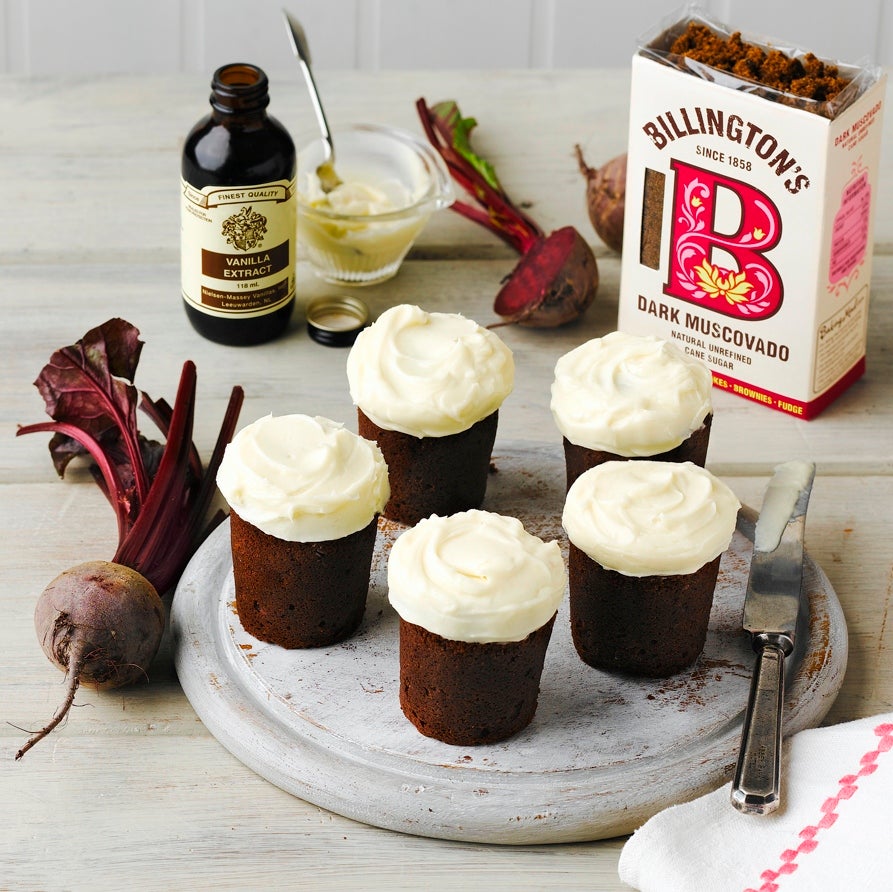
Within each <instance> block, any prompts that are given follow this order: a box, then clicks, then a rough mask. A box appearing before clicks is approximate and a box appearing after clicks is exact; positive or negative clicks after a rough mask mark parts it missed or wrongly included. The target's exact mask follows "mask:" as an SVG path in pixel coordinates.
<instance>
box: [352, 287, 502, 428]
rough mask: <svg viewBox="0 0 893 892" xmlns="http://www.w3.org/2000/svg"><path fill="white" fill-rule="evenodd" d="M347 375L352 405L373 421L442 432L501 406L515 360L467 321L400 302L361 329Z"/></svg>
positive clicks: (495, 340) (466, 425)
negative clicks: (428, 311) (367, 326)
mask: <svg viewBox="0 0 893 892" xmlns="http://www.w3.org/2000/svg"><path fill="white" fill-rule="evenodd" d="M347 378H348V382H349V384H350V395H351V398H352V399H353V401H354V403H355V404H356V405H357V406H359V408H360V409H362V411H363V413H364V414H365V415H366V416H367V417H368V418H370V419H371V420H372V421H374V422H375V423H376V424H377V425H378V426H379V427H381V428H385V429H386V430H395V431H400V432H402V433H405V434H410V435H412V436H415V437H443V436H448V435H450V434H457V433H461V432H462V431H464V430H468V428H470V427H471V426H472V425H473V424H475V423H476V422H478V421H480V420H481V419H483V418H486V417H487V416H488V415H490V414H492V413H493V412H495V411H496V410H497V409H498V408H499V407H500V405H502V402H503V400H505V398H506V397H507V396H508V395H509V393H511V390H512V387H513V386H514V383H515V364H514V359H513V357H512V352H511V350H509V348H508V347H506V345H505V344H504V343H503V342H502V341H501V340H500V339H499V338H498V337H497V336H496V335H495V334H493V332H492V331H489V330H488V329H486V328H483V327H482V326H480V325H478V324H477V323H476V322H474V321H473V320H471V319H467V318H466V317H464V316H461V315H459V314H458V313H427V312H425V311H424V310H422V309H420V308H419V307H417V306H414V305H412V304H400V305H398V306H395V307H391V308H390V309H389V310H386V311H385V312H384V313H382V314H381V316H379V318H378V319H377V320H376V321H375V322H374V323H373V324H372V325H371V326H369V328H367V329H365V330H364V331H362V332H361V333H360V336H359V337H358V338H357V340H356V343H355V344H354V345H353V347H351V350H350V353H349V354H348V357H347Z"/></svg>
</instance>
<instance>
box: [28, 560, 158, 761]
mask: <svg viewBox="0 0 893 892" xmlns="http://www.w3.org/2000/svg"><path fill="white" fill-rule="evenodd" d="M34 626H35V628H36V630H37V637H38V640H39V641H40V645H41V647H42V648H43V652H44V653H45V654H46V655H47V657H49V659H50V661H51V662H53V663H55V664H56V666H58V667H59V668H60V669H61V670H62V671H63V672H66V673H67V674H68V683H67V686H66V690H65V699H64V700H63V702H62V705H61V706H60V707H59V708H58V709H57V710H56V714H55V715H54V716H53V718H52V720H51V721H50V722H49V724H47V725H46V726H45V727H44V728H41V730H40V731H37V732H35V733H34V734H32V736H31V737H30V738H29V740H28V742H27V743H26V744H25V745H24V746H23V747H22V748H21V749H20V750H19V751H18V752H17V753H16V759H21V758H22V756H23V755H24V754H25V753H26V752H28V750H29V749H31V747H32V746H34V744H36V743H38V742H39V741H41V740H43V738H44V737H46V736H47V734H49V733H50V732H51V731H52V730H53V729H54V728H55V727H56V726H57V725H58V724H59V723H60V722H61V721H62V719H64V718H65V716H66V715H67V714H68V710H69V709H70V708H71V705H72V703H73V702H74V695H75V693H76V692H77V689H78V687H79V685H81V684H86V685H89V686H91V687H95V688H97V689H104V688H117V687H120V686H121V685H125V684H130V683H131V682H134V681H136V680H137V679H139V678H144V677H145V676H146V673H147V670H148V668H149V664H150V663H151V662H152V660H153V658H154V657H155V654H156V653H157V651H158V646H159V644H160V643H161V634H162V632H163V631H164V605H163V603H162V601H161V598H160V597H159V596H158V592H156V591H155V588H154V586H153V585H152V584H151V583H150V582H149V581H148V580H147V579H146V578H145V577H144V576H142V575H141V574H140V573H137V572H136V570H131V569H130V567H125V566H122V565H121V564H114V563H111V562H110V561H87V562H86V563H83V564H78V565H77V566H75V567H72V568H71V569H70V570H66V571H65V572H64V573H61V574H60V575H59V576H57V577H56V578H55V579H54V580H53V581H52V582H51V583H50V584H49V585H48V586H47V587H46V588H45V589H44V590H43V592H42V593H41V595H40V597H39V598H38V599H37V606H36V607H35V610H34Z"/></svg>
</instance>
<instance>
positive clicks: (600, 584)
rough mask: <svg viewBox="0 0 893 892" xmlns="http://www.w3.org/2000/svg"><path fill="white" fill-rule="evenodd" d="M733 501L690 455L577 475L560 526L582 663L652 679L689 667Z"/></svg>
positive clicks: (703, 630)
mask: <svg viewBox="0 0 893 892" xmlns="http://www.w3.org/2000/svg"><path fill="white" fill-rule="evenodd" d="M739 507H740V505H739V503H738V499H737V498H736V497H735V495H734V493H733V492H732V491H731V490H730V489H729V488H728V487H727V486H726V485H725V484H724V483H723V482H722V481H721V480H719V479H717V478H716V477H714V476H713V474H711V473H710V472H709V471H706V470H705V469H704V468H701V467H699V466H698V465H694V464H692V463H691V462H683V463H674V462H660V461H612V462H605V463H604V464H601V465H599V466H598V467H596V468H592V469H591V470H589V471H586V472H585V473H583V474H581V475H580V477H578V478H577V480H576V481H575V482H574V484H573V485H572V486H571V488H570V490H569V491H568V494H567V500H566V502H565V507H564V514H563V516H562V523H563V525H564V529H565V531H566V532H567V535H568V539H569V540H570V555H569V570H570V616H571V633H572V636H573V640H574V646H575V647H576V649H577V653H579V655H580V657H581V658H582V659H583V660H584V662H586V663H588V664H589V665H590V666H594V667H596V668H598V669H605V670H608V671H617V672H627V673H631V674H634V675H646V676H653V677H663V676H667V675H673V674H674V673H676V672H679V671H681V670H682V669H684V668H686V667H687V666H689V665H691V664H692V663H693V662H694V661H695V660H696V659H697V658H698V656H699V655H700V653H701V651H702V650H703V649H704V642H705V640H706V637H707V625H708V621H709V619H710V609H711V607H712V605H713V592H714V589H715V587H716V579H717V575H718V572H719V562H720V558H721V556H722V553H723V552H724V551H725V550H726V549H727V548H728V546H729V543H730V541H731V539H732V534H733V533H734V531H735V524H736V520H737V514H738V508H739Z"/></svg>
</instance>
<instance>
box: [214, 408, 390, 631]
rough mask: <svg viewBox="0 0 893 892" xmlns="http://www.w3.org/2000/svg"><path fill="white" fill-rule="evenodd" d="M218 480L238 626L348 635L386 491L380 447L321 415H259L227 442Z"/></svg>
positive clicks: (357, 614)
mask: <svg viewBox="0 0 893 892" xmlns="http://www.w3.org/2000/svg"><path fill="white" fill-rule="evenodd" d="M217 485H218V487H219V488H220V492H221V493H222V494H223V496H224V498H225V499H226V501H227V502H228V503H229V506H230V508H231V509H232V510H231V513H230V524H231V543H232V556H233V574H234V577H235V586H236V609H237V610H238V613H239V619H240V620H241V622H242V625H243V626H244V628H245V630H246V631H247V632H250V633H251V634H252V635H254V636H255V637H256V638H260V639H261V640H262V641H267V642H270V643H272V644H278V645H281V646H282V647H287V648H298V647H319V646H322V645H327V644H334V643H335V642H336V641H341V640H343V639H344V638H347V637H348V636H349V635H351V634H352V633H353V632H354V631H355V630H356V628H357V626H359V624H360V621H361V619H362V617H363V612H364V610H365V606H366V596H367V594H368V591H369V573H370V568H371V564H372V552H373V549H374V547H375V535H376V530H377V522H376V521H377V518H378V515H379V514H380V512H381V510H382V508H383V507H384V505H385V502H386V501H387V500H388V495H389V488H388V474H387V466H386V465H385V461H384V458H383V457H382V454H381V451H380V450H379V448H378V447H377V446H376V445H375V444H374V443H371V442H369V441H368V440H364V439H362V438H361V437H358V436H357V435H356V434H354V433H351V432H350V431H348V430H346V429H345V428H344V427H343V426H342V425H340V424H337V423H336V422H334V421H330V420H329V419H327V418H311V417H309V416H307V415H282V416H278V417H275V416H273V415H267V416H266V417H264V418H261V419H259V420H257V421H255V422H254V423H253V424H250V425H248V426H247V427H245V428H243V429H242V430H240V431H239V432H238V433H237V434H236V436H235V437H234V438H233V440H232V442H231V443H230V444H229V445H228V446H227V447H226V452H225V454H224V456H223V461H222V462H221V465H220V468H219V470H218V472H217Z"/></svg>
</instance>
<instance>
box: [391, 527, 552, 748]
mask: <svg viewBox="0 0 893 892" xmlns="http://www.w3.org/2000/svg"><path fill="white" fill-rule="evenodd" d="M566 585H567V573H566V571H565V568H564V561H563V559H562V557H561V551H560V549H559V546H558V543H557V542H549V543H546V542H543V541H542V540H541V539H539V538H537V537H536V536H533V535H531V534H530V533H528V532H527V531H526V530H525V529H524V527H523V525H522V524H521V522H520V521H519V520H517V519H516V518H514V517H504V516H502V515H499V514H492V513H490V512H487V511H477V510H472V511H465V512H460V513H458V514H453V515H451V516H450V517H430V518H428V519H426V520H423V521H421V522H420V523H419V524H418V525H417V526H415V527H413V528H412V529H410V530H407V531H406V532H405V533H403V534H402V535H401V536H400V537H399V538H398V539H397V541H396V542H395V543H394V546H393V549H392V550H391V554H390V558H389V559H388V589H389V591H388V597H389V599H390V602H391V604H392V605H393V607H394V609H395V610H396V611H397V613H398V614H399V615H400V706H401V708H402V710H403V712H404V714H405V715H406V717H407V718H408V719H409V720H410V721H411V722H412V723H413V724H414V725H415V726H416V728H417V729H418V730H419V731H421V733H422V734H425V735H427V736H428V737H434V738H437V739H438V740H442V741H444V742H445V743H452V744H459V745H463V746H466V745H473V744H481V743H493V742H495V741H497V740H503V739H505V738H507V737H510V736H511V735H513V734H516V733H517V732H518V731H520V730H521V729H522V728H524V727H526V726H527V725H528V724H529V723H530V720H531V719H532V718H533V714H534V712H535V711H536V705H537V698H538V695H539V683H540V676H541V673H542V669H543V661H544V659H545V655H546V648H547V647H548V644H549V638H550V636H551V634H552V626H553V624H554V621H555V614H556V611H557V610H558V605H559V604H560V603H561V600H562V598H563V597H564V591H565V588H566Z"/></svg>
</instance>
